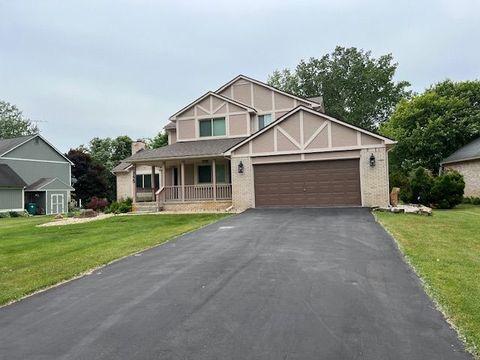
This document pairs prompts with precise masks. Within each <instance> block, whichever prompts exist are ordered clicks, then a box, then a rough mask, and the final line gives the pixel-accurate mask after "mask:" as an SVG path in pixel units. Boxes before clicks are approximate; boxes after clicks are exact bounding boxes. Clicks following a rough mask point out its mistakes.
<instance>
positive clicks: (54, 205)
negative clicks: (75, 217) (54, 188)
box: [50, 194, 64, 214]
mask: <svg viewBox="0 0 480 360" xmlns="http://www.w3.org/2000/svg"><path fill="white" fill-rule="evenodd" d="M50 202H51V213H52V214H60V213H63V212H64V211H63V194H52V195H51V197H50Z"/></svg>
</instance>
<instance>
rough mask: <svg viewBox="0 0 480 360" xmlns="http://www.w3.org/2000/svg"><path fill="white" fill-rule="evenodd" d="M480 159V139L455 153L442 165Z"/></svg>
mask: <svg viewBox="0 0 480 360" xmlns="http://www.w3.org/2000/svg"><path fill="white" fill-rule="evenodd" d="M477 158H480V137H479V138H477V139H475V140H473V141H472V142H471V143H468V144H467V145H465V146H464V147H461V148H460V149H458V150H457V151H455V152H454V153H453V154H452V155H450V156H449V157H447V158H446V159H444V160H443V161H442V164H445V163H452V162H457V161H465V160H471V159H477Z"/></svg>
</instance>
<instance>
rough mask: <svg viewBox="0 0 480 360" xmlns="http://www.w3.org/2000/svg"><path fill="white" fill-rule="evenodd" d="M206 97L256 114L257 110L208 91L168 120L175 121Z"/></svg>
mask: <svg viewBox="0 0 480 360" xmlns="http://www.w3.org/2000/svg"><path fill="white" fill-rule="evenodd" d="M208 96H214V97H216V98H218V99H220V100H223V101H226V102H229V103H231V104H233V105H236V106H239V107H241V108H243V109H245V110H247V111H248V112H253V113H256V112H257V110H255V109H254V108H253V107H251V106H249V105H246V104H244V103H241V102H240V101H237V100H233V99H230V98H228V97H226V96H223V95H220V94H217V93H214V92H213V91H208V92H207V93H205V94H203V95H202V96H200V97H199V98H198V99H196V100H194V101H192V102H191V103H190V104H188V105H187V106H185V107H184V108H182V109H181V110H179V111H177V112H176V113H175V114H173V115H172V116H170V117H169V118H168V119H169V120H176V117H177V115H179V114H181V113H183V112H184V111H186V110H187V109H188V108H190V107H192V106H193V105H195V104H198V103H199V102H200V101H202V100H203V99H205V98H207V97H208Z"/></svg>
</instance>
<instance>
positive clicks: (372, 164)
mask: <svg viewBox="0 0 480 360" xmlns="http://www.w3.org/2000/svg"><path fill="white" fill-rule="evenodd" d="M370 166H371V167H374V166H375V155H373V154H372V155H370Z"/></svg>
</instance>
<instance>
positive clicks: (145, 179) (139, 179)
mask: <svg viewBox="0 0 480 360" xmlns="http://www.w3.org/2000/svg"><path fill="white" fill-rule="evenodd" d="M135 181H136V183H137V188H139V189H151V188H152V175H151V174H137V176H136V178H135ZM158 184H160V175H159V174H155V187H158Z"/></svg>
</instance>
